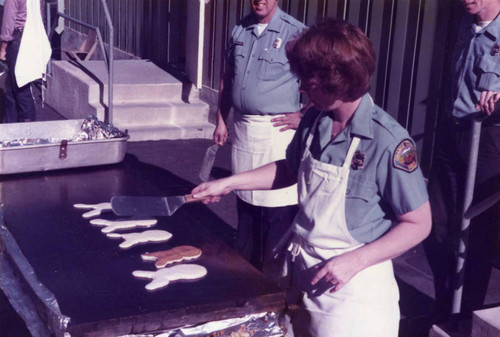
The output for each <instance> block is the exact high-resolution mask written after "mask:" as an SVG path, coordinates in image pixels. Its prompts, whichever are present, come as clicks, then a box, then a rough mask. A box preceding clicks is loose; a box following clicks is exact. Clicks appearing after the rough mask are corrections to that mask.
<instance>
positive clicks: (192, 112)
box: [113, 101, 209, 127]
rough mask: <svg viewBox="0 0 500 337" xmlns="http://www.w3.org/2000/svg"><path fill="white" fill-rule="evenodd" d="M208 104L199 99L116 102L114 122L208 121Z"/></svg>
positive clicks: (141, 123) (139, 123)
mask: <svg viewBox="0 0 500 337" xmlns="http://www.w3.org/2000/svg"><path fill="white" fill-rule="evenodd" d="M208 113H209V106H208V104H206V103H204V102H201V101H198V102H193V103H184V102H165V103H157V102H153V103H130V104H115V105H114V107H113V114H114V117H113V123H114V124H115V125H124V126H127V127H128V126H130V125H149V124H151V121H155V122H156V123H182V124H189V123H196V122H199V121H208Z"/></svg>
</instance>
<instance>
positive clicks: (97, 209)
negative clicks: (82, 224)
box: [73, 202, 113, 219]
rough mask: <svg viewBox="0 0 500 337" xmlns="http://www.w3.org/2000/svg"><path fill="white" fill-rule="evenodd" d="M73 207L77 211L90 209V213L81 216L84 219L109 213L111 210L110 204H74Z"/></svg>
mask: <svg viewBox="0 0 500 337" xmlns="http://www.w3.org/2000/svg"><path fill="white" fill-rule="evenodd" d="M73 207H74V208H79V209H90V211H88V212H86V213H83V214H82V216H83V217H84V218H86V219H87V218H92V217H94V216H98V215H99V214H101V213H103V212H111V211H112V210H113V209H112V208H111V203H110V202H101V203H100V204H74V205H73Z"/></svg>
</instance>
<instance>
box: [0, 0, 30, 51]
mask: <svg viewBox="0 0 500 337" xmlns="http://www.w3.org/2000/svg"><path fill="white" fill-rule="evenodd" d="M25 23H26V0H5V2H4V5H3V18H2V31H1V34H0V40H2V41H6V42H9V41H12V40H13V38H14V37H13V36H14V30H15V29H22V28H23V27H24V24H25Z"/></svg>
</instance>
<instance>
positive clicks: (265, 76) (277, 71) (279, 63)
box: [257, 46, 290, 81]
mask: <svg viewBox="0 0 500 337" xmlns="http://www.w3.org/2000/svg"><path fill="white" fill-rule="evenodd" d="M281 48H283V46H282V47H281ZM281 48H280V49H276V48H272V49H268V50H264V51H263V52H262V53H261V54H260V56H259V59H258V60H259V71H258V73H257V76H258V78H259V79H261V80H263V81H274V80H276V79H278V78H280V77H281V76H283V74H285V73H287V72H289V71H290V66H289V64H288V58H287V57H286V54H285V52H284V50H283V51H282V50H281Z"/></svg>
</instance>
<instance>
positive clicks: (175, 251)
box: [141, 246, 201, 268]
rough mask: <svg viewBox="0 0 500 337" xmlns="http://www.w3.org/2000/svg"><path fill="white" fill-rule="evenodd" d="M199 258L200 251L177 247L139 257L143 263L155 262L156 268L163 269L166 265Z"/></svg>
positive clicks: (191, 247)
mask: <svg viewBox="0 0 500 337" xmlns="http://www.w3.org/2000/svg"><path fill="white" fill-rule="evenodd" d="M200 256H201V249H199V248H196V247H193V246H179V247H175V248H172V249H169V250H162V251H159V252H154V253H145V254H142V255H141V257H142V259H143V260H144V261H156V263H155V266H156V268H163V267H165V266H166V265H168V264H172V263H175V262H181V261H190V260H194V259H197V258H198V257H200Z"/></svg>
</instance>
